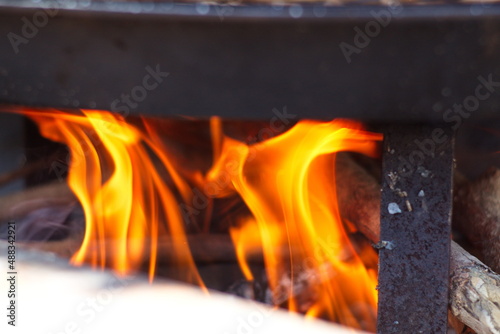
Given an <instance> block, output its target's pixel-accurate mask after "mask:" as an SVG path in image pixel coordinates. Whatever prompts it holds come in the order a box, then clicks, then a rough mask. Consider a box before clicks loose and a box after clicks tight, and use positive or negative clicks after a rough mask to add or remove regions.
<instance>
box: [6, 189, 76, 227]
mask: <svg viewBox="0 0 500 334" xmlns="http://www.w3.org/2000/svg"><path fill="white" fill-rule="evenodd" d="M75 202H76V198H75V196H74V195H73V193H72V192H71V190H70V189H69V187H68V185H67V184H66V183H63V182H54V183H49V184H45V185H41V186H38V187H35V188H31V189H27V190H23V191H20V192H17V193H14V194H11V195H7V196H4V197H2V198H0V222H2V223H5V222H6V221H8V220H10V219H17V218H19V217H23V216H26V215H27V214H29V213H30V212H32V211H34V210H37V209H40V208H44V207H47V206H57V205H65V204H70V203H75Z"/></svg>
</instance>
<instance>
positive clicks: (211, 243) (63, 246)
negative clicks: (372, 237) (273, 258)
mask: <svg viewBox="0 0 500 334" xmlns="http://www.w3.org/2000/svg"><path fill="white" fill-rule="evenodd" d="M118 242H119V241H117V240H106V241H105V243H106V245H107V246H109V247H108V249H109V250H111V249H116V248H117V247H114V246H113V244H116V243H118ZM187 242H188V244H189V249H190V251H191V254H192V256H193V259H194V260H195V261H196V262H197V263H213V262H236V261H237V258H236V253H235V250H234V245H233V242H232V241H231V238H230V237H229V236H228V235H223V234H193V235H187ZM81 243H82V236H71V237H69V238H67V239H64V240H60V241H48V242H37V241H30V242H21V243H18V246H20V247H22V248H24V249H31V250H38V251H42V252H50V253H54V254H55V255H57V256H59V257H62V258H70V257H71V256H72V255H73V254H74V253H75V252H76V251H77V250H78V249H79V248H80V246H81ZM294 248H295V249H298V247H293V246H292V250H293V249H294ZM144 249H150V242H149V241H148V240H145V243H144ZM157 252H158V258H157V264H159V265H162V264H164V265H169V264H172V263H175V261H176V260H175V257H174V254H175V246H174V240H173V238H172V237H170V236H161V237H159V239H158V247H157ZM277 252H278V253H281V255H282V256H283V257H284V258H287V257H289V256H290V249H289V247H288V246H283V247H282V248H280V249H278V250H277ZM297 252H298V251H297ZM293 255H296V256H298V255H299V254H298V253H297V254H295V253H292V256H293ZM113 256H114V254H113V253H110V252H108V254H106V257H107V258H109V259H111V258H112V257H113ZM345 256H346V257H347V256H349V254H345ZM262 259H263V257H262V251H261V250H256V251H254V252H251V253H248V255H247V260H248V261H249V262H261V261H262ZM147 260H148V257H147V256H145V258H144V261H147Z"/></svg>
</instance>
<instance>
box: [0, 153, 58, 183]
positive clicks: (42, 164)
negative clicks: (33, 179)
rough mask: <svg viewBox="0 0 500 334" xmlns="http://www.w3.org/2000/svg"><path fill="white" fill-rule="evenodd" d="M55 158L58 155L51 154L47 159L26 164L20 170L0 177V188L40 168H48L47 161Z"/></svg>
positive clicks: (17, 169)
mask: <svg viewBox="0 0 500 334" xmlns="http://www.w3.org/2000/svg"><path fill="white" fill-rule="evenodd" d="M57 156H58V154H53V155H51V156H50V157H48V158H45V159H40V160H37V161H34V162H31V163H27V164H25V165H24V166H22V167H21V168H16V169H15V170H12V171H10V172H7V173H4V174H2V175H0V186H3V185H5V184H8V183H10V182H12V181H15V180H17V179H20V178H22V177H26V176H29V175H30V174H32V173H34V172H36V171H37V170H40V169H42V168H48V166H47V161H53V160H54V159H55V158H56V157H57Z"/></svg>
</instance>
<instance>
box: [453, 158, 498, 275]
mask: <svg viewBox="0 0 500 334" xmlns="http://www.w3.org/2000/svg"><path fill="white" fill-rule="evenodd" d="M453 209H454V212H455V215H454V218H453V220H454V223H455V225H456V226H457V227H458V228H459V229H460V231H461V232H462V233H464V235H465V236H466V237H467V239H468V240H469V241H470V242H471V243H472V244H473V245H474V246H475V247H478V248H479V250H480V251H481V253H482V259H483V261H484V263H485V264H486V265H488V266H489V267H490V268H491V269H493V270H494V271H496V272H497V273H500V170H499V169H498V168H490V169H488V170H487V171H486V172H485V173H483V174H482V175H481V176H480V177H479V178H478V179H477V180H475V181H473V182H468V181H467V180H465V179H463V178H461V180H460V182H458V184H457V187H456V191H455V196H454V207H453Z"/></svg>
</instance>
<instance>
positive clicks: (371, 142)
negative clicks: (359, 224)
mask: <svg viewBox="0 0 500 334" xmlns="http://www.w3.org/2000/svg"><path fill="white" fill-rule="evenodd" d="M379 140H381V135H379V134H373V133H369V132H366V131H362V130H361V129H360V128H359V124H356V123H353V122H347V121H332V122H329V123H322V122H313V121H302V122H299V123H298V124H297V125H296V126H295V127H294V128H293V129H291V130H289V131H288V132H286V133H284V134H283V135H281V136H278V137H275V138H272V139H270V140H267V141H264V142H262V143H259V144H255V145H253V146H252V147H250V149H253V150H254V152H255V154H254V155H253V157H252V158H249V157H248V150H247V151H246V152H245V151H243V150H239V151H238V152H240V153H241V152H244V153H241V154H239V155H230V154H226V152H229V151H230V150H231V149H232V148H234V147H235V143H234V140H232V139H230V138H224V141H223V144H222V146H223V149H222V153H221V154H220V159H222V160H219V161H218V162H217V165H215V166H214V168H213V169H212V170H211V171H210V172H209V176H211V177H215V175H216V174H217V172H220V166H224V165H227V164H229V163H230V161H231V159H237V161H236V162H235V164H236V165H238V166H241V172H240V173H237V174H235V175H233V176H232V184H233V185H234V187H235V189H236V190H237V191H238V193H239V194H240V195H241V197H242V199H243V200H244V201H245V203H246V204H247V206H248V207H249V209H250V210H251V212H252V214H253V219H250V220H246V221H245V222H244V223H243V224H242V225H241V226H240V227H234V228H233V229H232V230H231V233H232V236H233V240H235V241H236V251H237V256H238V258H239V262H240V266H241V268H242V271H243V272H244V274H245V277H246V278H247V279H252V278H253V275H252V273H251V272H250V269H249V266H248V263H247V260H246V257H245V256H246V254H247V253H248V252H253V251H254V250H255V247H259V245H260V247H262V252H263V254H264V260H265V264H266V271H267V277H268V279H269V284H270V288H271V291H272V292H273V298H274V302H275V303H276V304H278V305H279V304H282V303H284V302H286V303H287V304H288V305H287V306H288V308H289V309H290V310H293V311H303V312H306V314H307V315H310V316H322V317H327V318H329V319H332V320H335V321H338V322H340V323H343V324H346V325H349V326H352V327H364V328H365V329H372V330H373V329H374V324H375V313H374V310H375V305H376V302H377V301H376V299H377V294H376V291H375V286H376V274H375V272H374V271H373V270H372V271H370V270H368V269H366V268H365V266H364V264H363V262H362V261H361V260H360V258H359V257H358V256H357V255H356V252H355V250H354V249H353V248H352V245H351V243H350V241H349V238H348V236H347V234H346V232H345V230H344V228H343V226H342V221H341V218H340V214H339V211H338V206H337V198H336V190H335V183H336V180H335V154H334V153H335V152H339V151H345V150H350V151H356V152H359V153H364V154H366V155H369V156H374V155H375V154H376V141H379ZM236 145H241V144H236ZM245 153H246V154H245ZM233 163H234V161H233ZM283 247H289V248H292V247H293V248H294V251H290V253H289V255H288V256H283V252H281V251H280V249H282V248H283ZM372 254H375V253H374V251H373V250H372ZM294 271H297V273H295V272H294ZM300 275H302V276H304V275H305V276H306V277H300ZM307 276H308V277H307ZM294 280H295V281H297V284H295V283H294ZM304 284H307V285H311V286H312V288H311V287H307V288H304V287H303V285H304ZM311 293H313V294H316V298H311V299H316V301H315V302H314V303H312V304H311V305H309V307H308V308H307V309H305V310H304V304H305V303H304V302H303V301H300V302H299V300H298V299H299V297H300V298H301V295H303V294H311ZM359 319H361V321H363V322H364V323H362V324H360V323H359Z"/></svg>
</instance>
